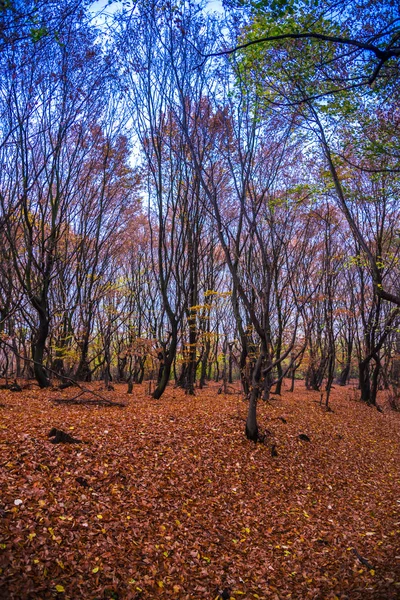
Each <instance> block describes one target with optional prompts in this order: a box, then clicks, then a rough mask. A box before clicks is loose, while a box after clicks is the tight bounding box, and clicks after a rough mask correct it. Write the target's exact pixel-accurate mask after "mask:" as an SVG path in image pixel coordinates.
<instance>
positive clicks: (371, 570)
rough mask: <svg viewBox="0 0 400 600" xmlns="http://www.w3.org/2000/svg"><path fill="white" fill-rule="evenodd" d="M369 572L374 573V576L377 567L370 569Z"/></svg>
mask: <svg viewBox="0 0 400 600" xmlns="http://www.w3.org/2000/svg"><path fill="white" fill-rule="evenodd" d="M369 572H370V574H371V575H372V577H373V576H374V575H375V569H370V570H369Z"/></svg>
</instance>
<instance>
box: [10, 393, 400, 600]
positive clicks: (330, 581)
mask: <svg viewBox="0 0 400 600" xmlns="http://www.w3.org/2000/svg"><path fill="white" fill-rule="evenodd" d="M297 386H298V389H297V390H296V392H295V393H292V394H291V393H289V392H287V391H285V392H284V394H283V395H282V397H280V398H275V399H273V400H272V401H271V403H262V402H261V403H260V405H259V415H260V417H259V418H260V428H261V430H262V431H264V432H267V436H266V438H265V442H264V443H263V444H257V445H255V444H253V443H252V442H248V441H247V440H246V439H245V437H244V433H243V432H244V419H245V415H246V403H245V402H244V401H243V400H242V399H241V397H240V394H239V393H232V394H229V395H224V394H219V395H218V394H217V391H218V388H217V386H216V385H213V384H211V385H210V386H209V387H208V388H206V389H205V390H203V391H198V392H197V394H196V396H195V397H189V396H185V395H184V393H183V392H182V391H181V390H177V389H174V388H173V387H172V386H171V387H170V388H169V389H168V390H167V392H166V393H165V396H163V398H162V399H161V400H159V401H156V400H153V399H151V398H149V396H148V395H147V386H137V387H136V388H135V390H134V395H132V396H128V395H126V394H125V390H126V386H122V385H121V386H118V385H117V386H116V390H115V391H114V392H104V393H103V394H104V395H106V396H107V398H109V399H111V400H114V401H117V400H118V401H121V400H125V401H126V400H127V401H128V405H127V407H126V408H115V407H112V408H109V407H101V408H98V407H94V406H60V405H54V404H53V403H52V402H51V399H54V398H55V397H60V396H63V397H65V398H68V396H70V395H71V390H65V391H63V392H55V391H54V390H46V391H39V390H38V389H31V390H24V392H22V393H19V394H16V393H14V394H13V393H12V392H9V391H4V392H2V398H1V404H2V407H0V418H1V421H0V451H1V454H0V456H1V458H0V478H1V479H0V494H1V496H0V533H1V536H0V568H1V572H0V598H1V599H7V600H8V599H10V600H11V599H17V600H25V599H32V600H36V599H42V598H43V599H47V598H60V599H61V598H62V599H65V600H68V599H70V600H79V599H83V598H85V599H88V600H94V599H99V600H102V599H105V598H113V599H114V600H125V599H127V600H129V599H137V600H139V599H143V600H144V599H152V598H177V599H211V600H213V599H215V598H218V597H222V598H224V597H225V598H229V597H230V598H235V599H237V598H243V599H247V598H248V599H250V598H256V599H257V598H259V599H264V598H268V599H269V598H272V599H274V600H280V599H287V598H291V599H294V600H296V599H303V598H304V599H318V600H322V599H332V600H333V599H335V598H339V599H341V600H343V599H348V600H358V599H359V600H371V599H374V600H380V599H381V600H391V599H398V598H400V450H399V447H400V444H399V442H400V415H399V414H396V413H393V412H389V411H386V410H385V411H384V413H383V414H381V413H379V412H377V411H376V410H375V409H373V408H369V407H367V406H365V405H363V404H361V403H359V402H356V401H355V398H356V395H357V393H356V391H355V390H351V389H343V388H339V389H338V388H337V389H335V390H334V391H333V393H332V402H331V406H332V408H333V412H326V411H324V410H323V409H322V408H321V407H320V406H319V404H318V400H319V395H318V393H316V392H306V391H305V390H304V387H303V385H302V384H301V383H297ZM95 387H96V386H95ZM96 389H98V385H97V387H96ZM52 427H56V428H58V429H61V430H63V431H65V432H67V433H69V434H71V435H73V436H74V437H76V438H79V439H81V440H82V441H83V443H81V444H71V445H68V444H58V445H54V444H51V443H50V440H49V438H48V437H47V436H48V433H49V430H50V429H51V428H52ZM300 434H306V435H307V436H308V437H309V439H310V442H307V441H302V440H301V439H300V438H299V437H298V436H299V435H300ZM273 444H275V445H276V450H277V452H278V456H276V457H274V456H272V455H271V448H272V446H273ZM219 595H220V596H219Z"/></svg>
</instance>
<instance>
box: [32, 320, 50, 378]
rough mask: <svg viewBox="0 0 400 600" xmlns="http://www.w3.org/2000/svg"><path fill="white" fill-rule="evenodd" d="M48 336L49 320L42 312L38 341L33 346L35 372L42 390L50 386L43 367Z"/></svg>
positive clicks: (37, 335)
mask: <svg viewBox="0 0 400 600" xmlns="http://www.w3.org/2000/svg"><path fill="white" fill-rule="evenodd" d="M48 334H49V320H48V318H47V315H46V314H45V313H44V312H42V313H41V314H40V315H39V327H38V329H37V334H36V339H35V341H34V344H33V360H34V365H33V371H34V374H35V377H36V380H37V382H38V384H39V386H40V387H41V388H47V387H49V386H50V380H49V378H48V377H47V374H46V371H45V368H44V366H43V357H44V351H45V347H46V340H47V336H48Z"/></svg>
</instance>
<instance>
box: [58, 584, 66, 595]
mask: <svg viewBox="0 0 400 600" xmlns="http://www.w3.org/2000/svg"><path fill="white" fill-rule="evenodd" d="M56 591H57V592H60V593H62V592H65V589H64V587H63V586H62V585H56Z"/></svg>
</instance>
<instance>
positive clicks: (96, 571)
mask: <svg viewBox="0 0 400 600" xmlns="http://www.w3.org/2000/svg"><path fill="white" fill-rule="evenodd" d="M99 568H100V567H95V568H94V569H92V573H98V572H99Z"/></svg>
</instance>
